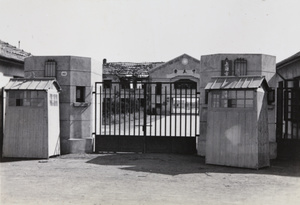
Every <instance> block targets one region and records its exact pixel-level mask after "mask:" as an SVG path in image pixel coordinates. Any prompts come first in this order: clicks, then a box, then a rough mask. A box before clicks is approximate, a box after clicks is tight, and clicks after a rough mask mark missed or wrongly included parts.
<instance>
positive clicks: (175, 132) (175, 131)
mask: <svg viewBox="0 0 300 205" xmlns="http://www.w3.org/2000/svg"><path fill="white" fill-rule="evenodd" d="M174 87H175V125H177V89H176V86H174ZM175 137H177V128H176V129H175Z"/></svg>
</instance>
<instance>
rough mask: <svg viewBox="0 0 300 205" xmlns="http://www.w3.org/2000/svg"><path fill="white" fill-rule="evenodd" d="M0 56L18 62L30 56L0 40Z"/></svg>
mask: <svg viewBox="0 0 300 205" xmlns="http://www.w3.org/2000/svg"><path fill="white" fill-rule="evenodd" d="M0 56H1V57H5V58H9V59H14V60H18V61H24V59H25V58H26V57H29V56H31V53H28V52H26V51H24V50H22V49H19V48H16V47H15V46H12V45H10V44H9V43H6V42H4V41H1V40H0Z"/></svg>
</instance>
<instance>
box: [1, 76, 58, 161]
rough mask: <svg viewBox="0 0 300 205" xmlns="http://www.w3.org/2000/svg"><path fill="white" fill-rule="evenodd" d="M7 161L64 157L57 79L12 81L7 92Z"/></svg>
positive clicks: (4, 150)
mask: <svg viewBox="0 0 300 205" xmlns="http://www.w3.org/2000/svg"><path fill="white" fill-rule="evenodd" d="M4 90H5V92H6V100H5V103H6V105H5V125H4V138H3V157H16V158H19V157H20V158H49V157H50V156H53V155H59V154H60V138H59V135H60V128H59V91H60V90H61V89H60V86H59V85H58V83H57V82H56V80H55V79H50V78H34V79H26V78H25V79H11V80H10V81H9V83H8V84H7V85H6V86H5V88H4Z"/></svg>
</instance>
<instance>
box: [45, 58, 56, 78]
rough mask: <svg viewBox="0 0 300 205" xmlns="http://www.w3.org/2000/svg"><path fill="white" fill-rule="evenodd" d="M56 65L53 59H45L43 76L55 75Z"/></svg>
mask: <svg viewBox="0 0 300 205" xmlns="http://www.w3.org/2000/svg"><path fill="white" fill-rule="evenodd" d="M56 66H57V63H56V61H55V60H47V61H46V62H45V77H56Z"/></svg>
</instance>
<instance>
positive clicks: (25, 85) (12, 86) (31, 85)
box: [4, 78, 61, 91]
mask: <svg viewBox="0 0 300 205" xmlns="http://www.w3.org/2000/svg"><path fill="white" fill-rule="evenodd" d="M53 86H54V87H55V88H56V89H57V90H58V91H60V90H61V88H60V86H59V84H58V83H57V81H56V80H55V79H54V78H16V79H10V81H9V82H8V84H7V85H6V86H5V87H4V89H5V90H49V89H52V88H53Z"/></svg>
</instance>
